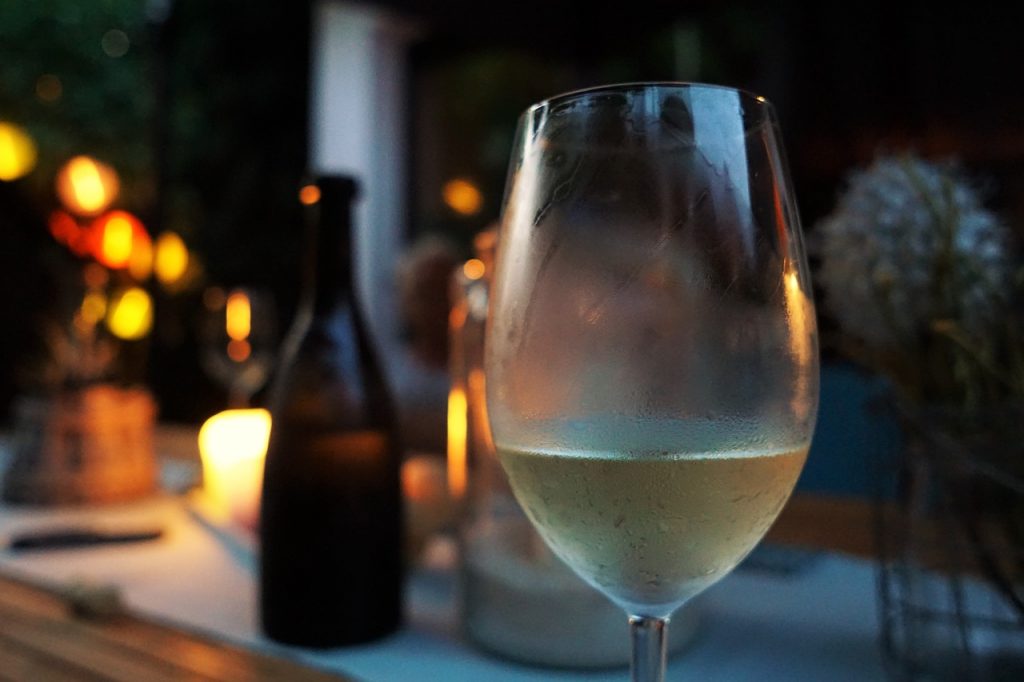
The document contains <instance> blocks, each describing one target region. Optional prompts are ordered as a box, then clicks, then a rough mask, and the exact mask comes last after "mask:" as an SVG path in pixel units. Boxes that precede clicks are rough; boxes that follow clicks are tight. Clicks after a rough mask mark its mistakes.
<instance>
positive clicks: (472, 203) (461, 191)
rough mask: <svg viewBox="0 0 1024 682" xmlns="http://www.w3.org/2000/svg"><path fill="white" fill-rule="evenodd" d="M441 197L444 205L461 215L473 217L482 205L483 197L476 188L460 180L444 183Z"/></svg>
mask: <svg viewBox="0 0 1024 682" xmlns="http://www.w3.org/2000/svg"><path fill="white" fill-rule="evenodd" d="M442 196H443V197H444V203H446V204H448V207H449V208H450V209H452V210H453V211H455V212H456V213H459V214H461V215H475V214H477V213H479V212H480V209H481V208H483V205H484V197H483V195H482V194H481V193H480V190H479V189H478V188H477V186H476V185H474V184H473V183H472V182H470V181H469V180H463V179H461V178H456V179H454V180H449V181H448V182H446V183H445V185H444V189H443V190H442Z"/></svg>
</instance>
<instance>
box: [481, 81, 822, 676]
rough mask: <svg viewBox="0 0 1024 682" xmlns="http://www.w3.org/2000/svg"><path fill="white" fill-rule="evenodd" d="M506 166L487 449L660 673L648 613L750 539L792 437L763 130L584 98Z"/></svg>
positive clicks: (563, 100)
mask: <svg viewBox="0 0 1024 682" xmlns="http://www.w3.org/2000/svg"><path fill="white" fill-rule="evenodd" d="M513 154H514V156H513V162H512V166H511V169H510V172H509V178H508V185H507V189H506V197H505V205H504V212H503V217H502V226H501V237H500V242H499V247H498V252H497V271H496V276H495V283H494V298H493V300H492V303H491V309H490V318H489V321H488V328H487V334H486V350H485V368H486V377H487V405H488V411H489V413H490V419H491V427H492V431H493V437H494V441H495V445H496V448H497V451H498V454H499V457H500V459H501V461H502V465H503V467H504V469H505V471H506V473H507V475H508V478H509V482H510V483H511V486H512V488H513V490H514V492H515V494H516V497H517V499H518V500H519V503H520V504H521V505H522V507H523V509H524V511H525V512H526V514H527V515H528V516H529V518H530V520H531V521H532V522H533V524H534V525H535V526H536V528H537V530H538V531H539V532H540V534H541V536H542V537H543V538H544V539H545V541H546V542H547V543H548V544H549V545H550V546H551V548H552V550H553V551H554V552H555V553H556V554H557V555H558V556H559V557H561V558H562V559H563V560H564V561H565V562H566V563H567V564H568V565H569V566H570V567H571V568H572V569H574V570H575V571H576V572H577V573H578V574H579V575H580V576H582V577H583V578H584V579H585V580H586V581H588V582H589V583H590V584H591V585H593V586H594V587H596V588H597V589H598V590H600V591H601V592H603V593H604V594H606V595H607V596H608V597H610V598H611V599H612V600H613V601H614V602H616V603H617V604H619V605H620V606H621V607H622V608H623V609H624V610H625V611H626V613H627V614H628V616H629V623H630V629H631V632H632V638H633V658H632V667H633V679H634V680H645V681H646V680H661V679H663V678H664V674H665V632H666V627H667V624H668V621H669V617H670V616H671V614H672V613H673V612H674V611H675V610H676V609H677V608H678V607H679V606H680V605H682V604H683V603H685V602H686V601H687V600H689V599H690V598H692V597H693V596H694V595H696V594H698V593H700V592H701V591H702V590H704V589H706V588H707V587H708V586H710V585H711V584H713V583H715V582H716V581H718V580H719V579H721V578H722V577H723V576H725V575H726V574H728V573H729V572H730V571H731V570H732V569H733V568H735V567H736V565H737V564H738V563H739V562H740V561H741V560H742V559H743V558H744V557H745V556H746V555H747V554H748V553H749V552H750V551H751V550H752V549H753V548H754V546H755V545H756V544H757V543H758V542H759V541H760V540H761V538H762V537H763V536H764V534H765V532H766V531H767V530H768V528H769V526H770V525H771V524H772V523H773V522H774V520H775V518H776V516H777V515H778V514H779V511H780V510H781V509H782V507H783V505H784V504H785V503H786V500H787V499H788V498H789V495H790V493H791V492H792V490H793V487H794V485H795V484H796V481H797V478H798V476H799V474H800V472H801V470H802V468H803V464H804V461H805V458H806V454H807V450H808V446H809V444H810V440H811V436H812V432H813V429H814V422H815V417H816V413H817V401H818V350H817V332H816V324H815V316H814V307H813V302H812V297H811V286H810V281H809V276H808V267H807V261H806V257H805V254H804V246H803V238H802V235H801V231H800V225H799V219H798V216H797V210H796V205H795V200H794V197H793V192H792V187H791V186H790V180H789V177H788V173H787V170H786V163H785V159H784V157H783V154H782V148H781V143H780V138H779V130H778V125H777V122H776V117H775V114H774V112H773V109H772V107H771V105H770V104H769V103H768V102H767V101H766V100H765V99H764V98H763V97H759V96H756V95H754V94H751V93H748V92H744V91H741V90H736V89H732V88H727V87H720V86H712V85H702V84H694V83H661V84H647V83H641V84H623V85H616V86H609V87H601V88H596V89H590V90H584V91H579V92H575V93H569V94H566V95H561V96H559V97H555V98H553V99H551V100H548V101H545V102H541V103H540V104H537V105H535V106H533V107H531V108H530V109H528V110H527V111H526V112H525V113H524V114H523V116H522V118H521V119H520V124H519V130H518V134H517V141H516V149H515V151H514V152H513ZM565 617H566V618H567V619H568V618H571V614H566V616H565ZM566 627H571V625H570V624H568V623H567V624H566Z"/></svg>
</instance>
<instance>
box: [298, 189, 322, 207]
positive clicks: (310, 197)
mask: <svg viewBox="0 0 1024 682" xmlns="http://www.w3.org/2000/svg"><path fill="white" fill-rule="evenodd" d="M299 201H300V202H302V203H303V204H305V205H306V206H310V205H312V204H315V203H316V202H318V201H320V188H319V187H317V186H316V185H306V186H304V187H303V188H302V189H300V190H299Z"/></svg>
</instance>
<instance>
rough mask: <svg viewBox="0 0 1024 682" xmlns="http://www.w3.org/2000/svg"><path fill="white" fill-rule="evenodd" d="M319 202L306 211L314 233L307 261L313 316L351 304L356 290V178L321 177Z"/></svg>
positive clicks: (309, 296)
mask: <svg viewBox="0 0 1024 682" xmlns="http://www.w3.org/2000/svg"><path fill="white" fill-rule="evenodd" d="M316 184H317V186H318V187H319V188H320V200H319V201H318V202H317V203H315V204H313V205H311V206H309V207H308V208H307V210H308V211H309V213H308V216H309V217H308V220H309V225H308V229H309V231H310V232H311V233H312V234H310V237H311V239H309V244H310V249H311V252H310V253H307V260H306V263H307V265H306V270H307V272H306V275H307V282H306V296H307V301H308V302H309V305H310V306H311V308H312V312H313V314H314V315H326V314H329V313H331V312H333V311H334V310H335V309H336V308H338V307H339V306H342V305H347V304H349V303H350V302H351V300H352V297H353V295H354V290H355V289H354V287H355V259H354V257H353V256H354V250H353V248H352V246H353V238H354V235H353V234H352V233H353V225H352V204H353V201H354V199H355V197H356V193H357V187H356V183H355V181H354V180H353V179H351V178H347V177H340V176H328V177H320V178H318V179H317V183H316Z"/></svg>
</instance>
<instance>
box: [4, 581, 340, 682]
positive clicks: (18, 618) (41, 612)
mask: <svg viewBox="0 0 1024 682" xmlns="http://www.w3.org/2000/svg"><path fill="white" fill-rule="evenodd" d="M12 671H17V672H15V673H12ZM22 673H24V674H22ZM4 675H11V676H12V677H11V679H15V680H50V679H54V680H61V679H73V680H126V681H130V682H137V681H138V682H143V681H149V680H152V681H154V682H159V681H161V680H254V681H259V680H289V681H290V680H295V681H296V682H338V681H339V680H344V679H346V678H344V677H340V676H337V675H332V674H330V673H327V672H324V671H320V670H315V669H312V668H309V667H306V666H303V665H300V664H297V663H295V662H292V661H288V660H284V659H279V658H275V657H272V656H268V655H265V654H261V653H257V652H254V651H250V650H246V649H242V648H239V647H234V646H230V645H227V644H224V643H221V642H213V641H209V640H206V639H204V638H201V637H199V636H197V635H194V634H190V633H185V632H181V631H178V630H175V629H173V628H169V627H165V626H163V625H160V624H157V623H152V622H149V621H146V620H143V619H141V618H137V617H134V616H130V615H121V616H116V617H113V618H110V619H106V620H102V621H93V620H83V619H80V618H76V617H73V616H71V615H70V613H69V611H68V609H67V607H66V605H65V604H64V602H63V600H62V599H61V598H60V597H58V596H57V595H55V594H53V593H50V592H47V591H44V590H41V589H39V588H37V587H33V586H28V585H26V584H23V583H19V582H17V581H14V580H12V579H9V578H0V680H2V679H3V678H4Z"/></svg>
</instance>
